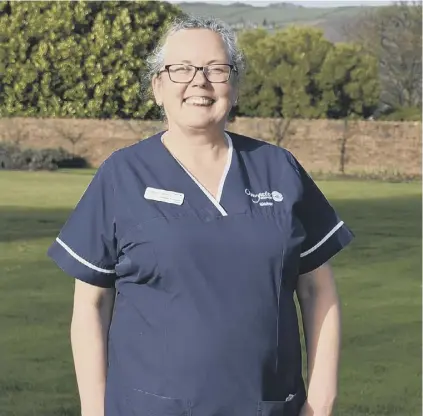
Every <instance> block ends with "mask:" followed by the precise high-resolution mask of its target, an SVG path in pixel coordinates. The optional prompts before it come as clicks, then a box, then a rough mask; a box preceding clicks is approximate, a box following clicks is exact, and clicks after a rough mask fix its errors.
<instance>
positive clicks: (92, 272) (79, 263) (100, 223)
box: [48, 161, 117, 287]
mask: <svg viewBox="0 0 423 416" xmlns="http://www.w3.org/2000/svg"><path fill="white" fill-rule="evenodd" d="M114 209H115V204H114V190H113V183H112V175H111V171H109V167H108V165H107V161H106V162H104V163H103V164H102V165H101V167H100V168H99V169H98V170H97V172H96V174H95V176H94V178H93V179H92V181H91V182H90V184H89V185H88V187H87V189H86V191H85V192H84V194H83V196H82V198H81V199H80V201H79V202H78V204H77V205H76V207H75V209H74V210H73V212H72V213H71V215H70V216H69V218H68V220H67V222H66V223H65V225H64V226H63V228H62V229H61V231H60V233H59V235H58V236H57V238H56V240H55V241H54V242H53V244H52V245H51V246H50V248H49V249H48V256H49V257H50V258H52V259H53V260H54V262H55V263H56V264H57V265H58V266H59V267H60V268H61V269H62V270H63V271H64V272H65V273H67V274H69V275H70V276H72V277H74V278H76V279H79V280H82V281H84V282H87V283H90V284H92V285H94V286H100V287H113V286H114V283H115V280H116V274H115V264H116V258H117V254H116V238H115V214H114Z"/></svg>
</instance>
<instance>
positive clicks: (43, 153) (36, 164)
mask: <svg viewBox="0 0 423 416" xmlns="http://www.w3.org/2000/svg"><path fill="white" fill-rule="evenodd" d="M84 167H87V162H86V161H85V159H84V158H82V157H79V156H75V155H72V154H71V153H69V152H68V151H66V150H65V149H63V148H58V149H41V150H36V149H21V148H20V147H19V146H18V145H17V144H14V143H8V142H0V169H4V170H57V169H59V168H84Z"/></svg>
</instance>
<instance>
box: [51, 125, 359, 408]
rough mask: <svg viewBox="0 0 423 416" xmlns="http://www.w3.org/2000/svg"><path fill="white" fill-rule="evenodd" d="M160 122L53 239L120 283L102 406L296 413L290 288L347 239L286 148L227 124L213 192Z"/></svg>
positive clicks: (85, 265) (80, 269)
mask: <svg viewBox="0 0 423 416" xmlns="http://www.w3.org/2000/svg"><path fill="white" fill-rule="evenodd" d="M162 134H163V132H161V133H159V134H156V135H154V136H152V137H150V138H148V139H145V140H143V141H141V142H139V143H137V144H135V145H132V146H130V147H127V148H124V149H121V150H119V151H117V152H115V153H114V154H113V155H112V156H110V157H109V158H108V159H107V160H106V161H105V162H104V163H103V164H102V166H101V167H100V168H99V169H98V171H97V173H96V175H95V177H94V179H93V180H92V182H91V183H90V185H89V186H88V188H87V190H86V192H85V193H84V195H83V197H82V199H81V200H80V201H79V203H78V204H77V206H76V208H75V210H74V211H73V213H72V214H71V216H70V217H69V219H68V221H67V222H66V224H65V225H64V227H63V228H62V230H61V232H60V234H59V236H58V237H57V239H56V240H55V242H54V243H53V244H52V246H51V247H50V248H49V252H48V253H49V256H50V257H51V258H53V260H54V261H55V262H56V263H57V264H58V265H59V267H60V268H61V269H63V270H64V271H65V272H66V273H68V274H69V275H71V276H73V277H75V278H77V279H80V280H83V281H85V282H87V283H90V284H92V285H96V286H101V287H116V290H117V295H116V301H115V309H114V314H113V318H112V323H111V328H110V332H109V349H108V361H109V364H108V374H107V385H106V399H105V401H106V403H105V404H106V410H105V414H106V416H182V415H185V416H297V415H298V413H299V411H300V408H301V406H302V404H303V403H304V401H305V398H306V393H305V386H304V382H303V379H302V375H301V347H300V336H299V329H298V320H297V314H296V308H295V303H294V296H293V295H294V291H295V289H296V285H297V279H298V275H299V274H302V273H306V272H309V271H311V270H313V269H315V268H317V267H319V266H320V265H322V264H323V263H325V262H326V261H327V260H329V259H330V258H331V257H332V256H334V255H335V254H336V253H337V252H338V251H340V250H341V249H342V248H343V247H344V246H345V245H347V244H348V243H349V242H350V241H351V239H352V233H351V231H350V230H349V229H348V228H347V226H346V225H345V224H344V223H343V221H341V219H340V218H339V217H338V215H337V214H336V212H335V211H334V209H333V208H332V207H331V205H330V204H329V203H328V201H327V200H326V198H325V197H324V195H323V194H322V193H321V191H320V190H319V189H318V188H317V186H316V185H315V183H314V182H313V180H312V179H311V178H310V176H309V175H308V174H307V173H306V172H305V170H304V169H303V168H302V166H301V165H300V164H299V162H298V161H297V160H296V159H295V158H294V157H293V155H292V154H291V153H289V152H288V151H287V150H285V149H282V148H279V147H276V146H274V145H271V144H269V143H266V142H262V141H258V140H254V139H251V138H248V137H245V136H241V135H237V134H234V133H227V135H226V138H227V140H228V145H229V152H228V162H227V165H226V169H225V173H224V175H223V178H222V182H221V187H220V191H219V195H218V196H217V197H216V198H214V197H213V196H212V195H210V194H209V193H208V192H207V191H206V190H205V189H204V188H203V187H202V186H201V184H199V183H198V182H197V181H196V180H195V178H193V177H192V176H191V175H190V173H189V172H188V171H186V170H185V169H184V167H183V166H182V165H181V164H180V163H179V162H178V161H177V160H176V159H175V158H174V157H173V156H172V155H171V153H170V152H169V151H168V150H167V149H166V147H165V146H164V144H163V143H162V141H161V136H162Z"/></svg>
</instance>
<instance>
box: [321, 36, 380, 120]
mask: <svg viewBox="0 0 423 416" xmlns="http://www.w3.org/2000/svg"><path fill="white" fill-rule="evenodd" d="M317 83H318V85H319V87H320V88H321V90H322V91H323V94H322V102H323V103H324V106H325V107H326V113H327V116H328V117H329V118H346V117H349V118H351V117H354V118H357V117H360V118H368V117H370V116H371V115H372V114H373V113H374V111H375V110H376V108H377V105H378V102H379V95H380V85H379V80H378V65H377V60H376V59H375V58H373V57H372V56H369V55H368V54H365V53H363V50H362V48H361V47H360V46H358V45H354V44H342V43H340V44H337V45H335V46H334V47H333V48H331V49H330V51H329V52H328V54H327V56H326V59H325V61H324V63H323V65H322V68H321V71H320V73H319V74H318V76H317Z"/></svg>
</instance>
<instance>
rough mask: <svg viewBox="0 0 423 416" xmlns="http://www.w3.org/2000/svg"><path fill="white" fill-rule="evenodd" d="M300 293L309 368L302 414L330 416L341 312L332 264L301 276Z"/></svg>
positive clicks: (335, 382)
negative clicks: (306, 395)
mask: <svg viewBox="0 0 423 416" xmlns="http://www.w3.org/2000/svg"><path fill="white" fill-rule="evenodd" d="M297 295H298V300H299V303H300V308H301V314H302V319H303V327H304V335H305V340H306V347H307V369H308V377H307V378H308V398H307V403H306V404H305V405H304V407H303V409H302V412H301V416H311V415H313V416H330V415H331V414H332V409H333V406H334V402H335V398H336V395H337V383H338V362H339V350H340V338H341V313H340V305H339V299H338V294H337V290H336V286H335V281H334V277H333V273H332V269H331V267H330V266H329V264H324V265H322V266H321V267H319V268H317V269H316V270H313V271H312V272H309V273H305V274H303V275H301V276H299V281H298V288H297Z"/></svg>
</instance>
